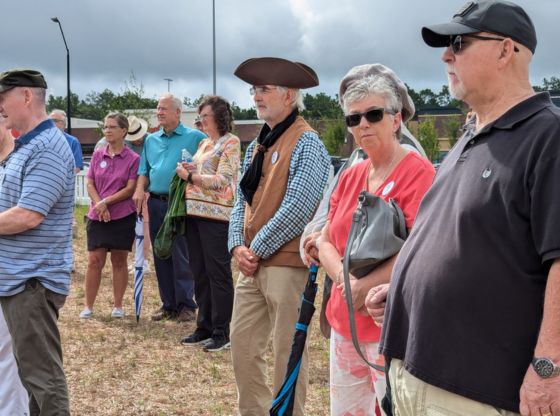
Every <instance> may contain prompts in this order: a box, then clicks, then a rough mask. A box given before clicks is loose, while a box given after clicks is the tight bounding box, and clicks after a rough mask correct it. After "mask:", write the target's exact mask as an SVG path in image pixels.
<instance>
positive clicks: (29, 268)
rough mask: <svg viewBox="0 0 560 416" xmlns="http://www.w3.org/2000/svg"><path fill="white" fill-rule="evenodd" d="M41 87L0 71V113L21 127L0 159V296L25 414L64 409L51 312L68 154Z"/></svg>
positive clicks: (66, 215)
mask: <svg viewBox="0 0 560 416" xmlns="http://www.w3.org/2000/svg"><path fill="white" fill-rule="evenodd" d="M46 88H47V83H46V82H45V79H44V78H43V76H42V75H41V73H40V72H38V71H34V70H30V69H14V70H10V71H6V72H3V73H1V74H0V115H1V116H2V117H3V118H4V119H5V123H6V125H7V127H9V128H14V129H17V130H18V131H19V132H21V136H20V137H19V138H18V139H17V140H16V141H15V148H14V151H13V152H12V153H11V154H10V156H9V157H8V158H7V159H6V160H5V161H4V162H3V167H2V183H1V186H0V304H1V305H2V311H3V313H4V316H5V318H6V323H7V325H8V328H9V330H10V334H11V335H12V345H13V349H14V355H15V356H16V357H17V365H18V372H19V376H20V378H21V381H22V384H23V385H24V387H25V388H26V389H27V392H28V394H29V413H25V414H29V415H33V416H35V415H57V416H66V415H69V414H70V410H69V401H68V388H67V384H66V376H65V374H64V368H63V364H62V348H61V345H60V334H59V331H58V326H57V320H58V316H59V310H60V308H61V307H62V305H63V304H64V302H65V299H66V296H67V295H68V292H69V289H70V272H71V270H72V231H71V227H72V211H73V205H74V156H73V155H72V152H71V150H70V146H69V145H68V142H67V141H66V138H65V137H64V136H63V134H62V132H61V131H60V130H59V129H58V128H57V127H56V126H55V124H54V122H53V121H52V120H51V119H49V118H48V116H47V113H46V109H45V93H46ZM0 377H2V375H0ZM0 413H1V410H0Z"/></svg>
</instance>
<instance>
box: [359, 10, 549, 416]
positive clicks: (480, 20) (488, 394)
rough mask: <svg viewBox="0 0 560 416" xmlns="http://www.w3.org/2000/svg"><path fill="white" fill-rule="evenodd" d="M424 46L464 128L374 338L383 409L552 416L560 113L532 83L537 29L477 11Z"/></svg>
mask: <svg viewBox="0 0 560 416" xmlns="http://www.w3.org/2000/svg"><path fill="white" fill-rule="evenodd" d="M422 36H423V38H424V40H425V42H426V43H427V44H428V45H430V46H432V47H441V48H445V49H444V51H443V54H442V57H441V59H442V61H443V62H444V64H445V70H446V73H447V76H448V81H449V90H450V92H451V93H452V94H453V95H454V96H455V97H457V98H459V99H461V100H463V101H465V102H466V103H467V104H468V105H469V107H471V108H472V109H473V111H474V113H475V116H474V117H473V118H472V119H471V121H469V122H468V123H467V124H466V126H465V127H464V134H463V136H462V137H461V138H460V139H459V141H458V142H457V144H456V145H455V146H454V148H453V149H452V150H451V151H450V152H449V154H448V155H447V157H446V158H445V160H444V161H443V163H442V164H441V166H440V168H439V171H438V175H437V177H436V178H435V180H434V183H433V185H432V187H431V189H430V190H429V191H428V193H426V195H425V196H424V199H423V201H422V204H421V205H420V208H419V210H418V214H417V216H416V220H415V222H414V227H413V228H412V231H411V234H410V236H409V237H408V239H407V241H406V243H405V245H404V246H403V248H402V250H401V251H400V253H399V256H398V258H397V260H396V263H395V266H394V269H393V275H392V278H391V287H390V290H389V295H388V297H387V306H386V310H385V317H384V318H385V319H384V323H383V335H382V340H381V350H382V352H383V353H384V354H385V356H386V358H387V362H390V370H389V372H388V379H389V385H390V387H391V389H392V391H393V392H394V394H393V395H392V396H393V400H394V402H393V410H395V413H396V414H399V415H414V414H432V413H433V414H436V413H437V414H458V415H477V416H480V415H497V414H501V415H513V414H518V413H519V412H521V414H523V415H539V416H541V415H542V416H551V415H560V400H559V398H560V350H559V348H558V346H559V345H560V330H559V328H560V309H559V304H558V299H559V298H560V233H559V232H558V230H559V229H560V216H559V215H558V212H560V192H559V190H558V183H559V182H558V178H560V122H559V120H560V109H559V108H557V107H555V106H554V104H553V103H552V102H551V100H550V97H549V94H548V93H546V92H545V93H539V94H535V92H534V91H533V88H532V86H531V83H530V81H529V64H530V62H531V59H532V57H533V53H534V51H535V47H536V44H537V38H536V35H535V29H534V27H533V24H532V23H531V19H530V18H529V17H528V16H527V14H526V13H525V12H524V11H523V9H521V8H520V7H519V6H517V5H515V4H513V3H510V2H506V1H493V0H492V1H490V0H486V1H478V2H469V3H467V4H466V5H465V6H464V7H463V8H462V9H461V10H460V11H459V12H458V13H456V14H455V15H454V17H453V19H452V21H451V22H449V23H445V24H440V25H433V26H427V27H424V28H423V29H422ZM427 259H428V260H427ZM382 301H383V300H382V299H371V300H368V301H367V302H366V304H367V306H368V307H369V308H370V309H372V310H373V309H377V308H379V307H381V308H382V307H383V306H382V304H381V303H380V302H382ZM418 403H422V405H421V406H422V410H418V409H419V408H418V407H417V406H418ZM389 410H390V409H389Z"/></svg>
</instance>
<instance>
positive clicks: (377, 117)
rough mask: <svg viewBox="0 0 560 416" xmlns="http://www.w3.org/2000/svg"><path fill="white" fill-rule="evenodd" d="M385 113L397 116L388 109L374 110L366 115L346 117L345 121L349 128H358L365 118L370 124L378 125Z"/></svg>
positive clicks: (359, 114)
mask: <svg viewBox="0 0 560 416" xmlns="http://www.w3.org/2000/svg"><path fill="white" fill-rule="evenodd" d="M384 113H388V114H393V115H394V114H395V112H394V111H393V110H388V109H386V108H372V109H371V110H368V111H366V112H365V113H356V114H350V115H348V116H345V117H344V119H345V120H346V125H347V126H348V127H356V126H357V125H358V124H360V122H361V121H362V117H365V118H366V120H367V121H369V122H370V123H377V122H379V121H381V120H383V114H384Z"/></svg>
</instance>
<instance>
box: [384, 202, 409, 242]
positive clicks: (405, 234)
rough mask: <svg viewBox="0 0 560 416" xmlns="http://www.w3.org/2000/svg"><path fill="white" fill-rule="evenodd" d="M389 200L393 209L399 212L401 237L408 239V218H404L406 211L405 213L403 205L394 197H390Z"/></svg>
mask: <svg viewBox="0 0 560 416" xmlns="http://www.w3.org/2000/svg"><path fill="white" fill-rule="evenodd" d="M389 201H390V203H391V206H392V207H393V209H394V210H395V212H396V213H397V216H398V217H399V232H400V237H401V238H402V239H403V240H406V237H408V231H407V229H406V219H405V218H404V213H403V211H402V209H401V207H399V204H397V203H396V202H395V200H394V199H390V200H389Z"/></svg>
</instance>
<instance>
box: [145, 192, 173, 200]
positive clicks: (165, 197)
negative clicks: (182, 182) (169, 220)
mask: <svg viewBox="0 0 560 416" xmlns="http://www.w3.org/2000/svg"><path fill="white" fill-rule="evenodd" d="M150 198H154V199H159V200H160V201H169V195H160V194H154V193H152V192H150Z"/></svg>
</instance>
